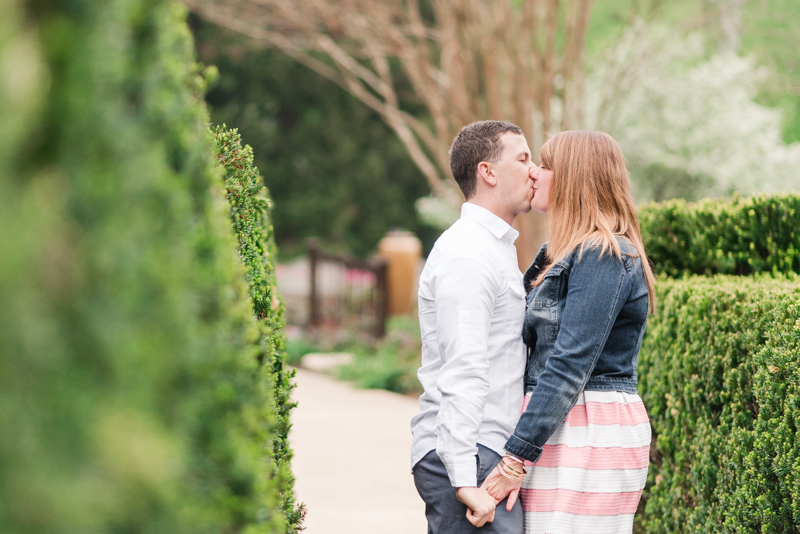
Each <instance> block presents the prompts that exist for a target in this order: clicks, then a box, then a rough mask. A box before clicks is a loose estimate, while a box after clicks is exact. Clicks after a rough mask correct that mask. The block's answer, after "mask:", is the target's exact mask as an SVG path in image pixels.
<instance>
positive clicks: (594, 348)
mask: <svg viewBox="0 0 800 534" xmlns="http://www.w3.org/2000/svg"><path fill="white" fill-rule="evenodd" d="M631 287H632V279H631V276H630V275H629V273H628V271H627V269H626V267H625V264H624V262H623V260H622V259H620V258H617V256H616V255H615V254H614V253H613V252H612V251H608V252H606V253H605V255H603V256H602V257H600V248H599V247H597V246H595V247H590V246H587V247H586V249H585V250H584V253H583V256H582V257H581V258H580V260H579V259H578V257H577V253H576V256H575V261H574V263H573V266H572V270H571V272H570V273H569V280H568V289H567V294H566V296H565V297H564V298H565V299H566V300H565V303H564V312H563V316H562V318H561V321H560V327H559V331H558V336H557V337H556V341H555V346H554V348H553V353H552V354H551V355H550V357H549V358H548V360H547V363H546V364H545V368H544V371H543V372H542V374H541V375H540V376H539V380H538V382H537V384H536V387H535V389H534V390H533V392H532V395H531V399H530V401H529V402H528V407H527V409H526V410H525V412H523V414H522V415H521V416H520V419H519V422H518V423H517V426H516V429H515V430H514V434H512V435H511V437H510V438H508V441H507V442H506V445H505V450H506V451H507V452H509V453H511V454H513V455H515V456H519V457H520V458H525V459H527V460H530V461H536V460H537V459H538V458H539V456H540V455H541V453H542V448H543V446H544V444H545V442H546V441H547V440H548V439H549V438H550V436H551V435H552V434H553V432H554V431H555V429H556V427H558V425H559V424H560V423H562V422H563V421H564V419H565V418H566V417H567V414H569V411H570V410H571V409H572V407H573V406H574V405H575V402H576V401H577V399H578V395H579V394H580V392H581V391H582V390H583V388H584V386H585V385H586V382H587V381H588V380H589V377H590V376H591V374H592V370H593V369H594V366H595V364H596V363H597V358H598V357H599V355H600V353H601V352H602V350H603V347H604V346H605V343H606V340H607V339H608V335H609V333H610V331H611V328H612V326H613V325H614V321H615V320H616V318H617V315H619V312H620V310H621V309H622V307H623V305H624V304H625V301H626V300H627V298H628V295H629V293H630V291H631Z"/></svg>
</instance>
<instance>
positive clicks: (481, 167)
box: [478, 161, 497, 187]
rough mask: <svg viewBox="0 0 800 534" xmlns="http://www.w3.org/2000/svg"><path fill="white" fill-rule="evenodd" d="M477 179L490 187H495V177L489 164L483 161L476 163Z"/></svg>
mask: <svg viewBox="0 0 800 534" xmlns="http://www.w3.org/2000/svg"><path fill="white" fill-rule="evenodd" d="M478 179H479V180H483V181H484V183H486V184H487V185H489V186H492V187H494V186H496V185H497V175H495V171H494V168H493V167H492V164H491V163H487V162H485V161H481V162H480V163H478Z"/></svg>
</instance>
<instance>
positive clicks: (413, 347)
mask: <svg viewBox="0 0 800 534" xmlns="http://www.w3.org/2000/svg"><path fill="white" fill-rule="evenodd" d="M350 350H351V351H352V352H353V362H352V363H351V364H348V365H345V366H342V367H341V368H340V369H339V376H340V377H341V378H343V379H344V380H352V381H353V382H355V383H356V384H357V385H358V386H359V387H362V388H371V389H386V390H388V391H394V392H396V393H403V394H420V393H422V386H421V385H420V383H419V380H418V379H417V370H418V369H419V366H420V358H421V354H422V352H421V351H422V344H421V340H420V334H419V321H418V320H417V318H416V317H406V316H402V315H399V316H396V317H392V318H391V319H390V320H389V324H388V325H387V332H386V337H385V338H383V339H380V340H378V341H377V342H375V343H374V344H373V345H363V344H360V345H355V346H353V347H352V348H351V349H350Z"/></svg>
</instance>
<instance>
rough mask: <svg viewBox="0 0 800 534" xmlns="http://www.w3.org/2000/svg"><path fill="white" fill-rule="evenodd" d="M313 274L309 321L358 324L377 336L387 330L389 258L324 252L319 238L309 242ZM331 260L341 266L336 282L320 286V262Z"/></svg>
mask: <svg viewBox="0 0 800 534" xmlns="http://www.w3.org/2000/svg"><path fill="white" fill-rule="evenodd" d="M306 249H307V250H308V260H309V267H310V269H309V270H310V276H311V290H310V292H309V324H310V326H312V327H320V326H323V325H347V326H355V327H356V328H360V329H363V330H368V331H371V332H372V333H373V334H374V335H375V336H377V337H383V336H384V335H385V334H386V316H387V310H388V306H387V304H388V288H387V277H386V269H387V264H386V261H385V260H384V259H382V258H380V257H375V258H372V259H369V260H364V259H361V258H356V257H354V256H350V255H347V254H334V253H330V252H324V251H323V250H322V248H321V246H320V244H319V241H317V240H316V239H313V238H312V239H309V240H308V241H307V242H306ZM324 262H330V263H333V264H336V265H338V266H340V267H341V269H340V270H338V271H337V272H338V273H340V274H339V275H338V276H337V277H338V278H339V279H338V280H336V283H334V284H328V285H327V287H326V290H325V291H322V290H321V284H320V281H319V280H318V273H319V271H320V266H321V265H322V264H323V263H324Z"/></svg>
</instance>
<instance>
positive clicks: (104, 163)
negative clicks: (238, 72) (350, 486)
mask: <svg viewBox="0 0 800 534" xmlns="http://www.w3.org/2000/svg"><path fill="white" fill-rule="evenodd" d="M3 8H4V11H3V16H2V17H0V66H1V67H2V69H0V228H1V229H2V231H0V303H2V305H0V532H2V533H9V534H11V533H14V534H19V533H23V532H24V533H30V534H38V533H47V534H56V533H64V534H68V533H69V534H72V533H76V532H79V533H92V532H120V533H122V532H142V533H145V532H152V533H156V532H158V533H162V532H167V533H170V534H182V533H186V534H199V533H212V532H220V533H221V532H225V533H238V532H241V533H247V534H254V533H264V534H268V533H278V532H284V531H286V530H287V525H286V520H285V518H284V515H283V513H282V512H281V505H282V502H281V500H282V498H281V496H280V494H279V487H278V484H279V482H280V478H278V479H277V480H276V479H275V478H274V475H275V473H276V472H277V468H276V466H275V464H274V462H273V460H272V450H271V449H270V447H269V446H268V444H269V443H271V442H272V440H273V436H272V434H271V431H272V430H271V429H272V428H273V427H274V425H275V414H273V413H272V410H271V406H272V405H273V402H274V400H273V399H274V394H275V393H274V391H273V389H272V383H273V376H272V373H271V372H270V371H271V368H270V367H269V366H268V365H259V363H258V355H259V354H262V355H270V356H271V355H272V354H273V353H272V352H269V350H272V349H267V348H265V346H264V338H263V336H262V335H261V333H262V332H260V331H259V324H258V322H257V321H256V320H255V319H254V317H253V314H252V312H251V309H252V302H251V300H250V298H249V295H248V288H247V286H246V284H245V282H244V275H245V273H244V269H243V268H242V266H241V264H240V262H239V261H237V257H236V253H235V248H236V242H235V239H234V238H233V235H232V232H231V226H230V222H229V219H228V209H227V204H226V202H225V198H224V195H223V192H222V190H221V187H220V181H221V174H222V173H221V172H220V171H219V169H217V167H216V165H215V162H214V155H213V150H212V149H211V135H210V133H209V131H208V128H207V123H208V115H207V110H206V107H205V104H204V102H203V99H202V93H203V90H204V85H205V82H204V80H203V78H202V77H201V76H200V75H199V74H200V69H199V68H198V67H197V66H196V65H195V63H194V56H193V47H192V43H191V36H190V34H189V31H188V28H187V27H186V25H185V17H186V12H185V9H184V8H183V7H182V6H181V5H180V4H177V3H173V2H170V1H162V0H105V1H103V0H101V1H97V2H85V1H83V0H38V1H36V2H22V1H20V0H11V2H6V3H5V4H4V6H3ZM276 350H277V348H276ZM271 363H272V362H271ZM280 417H282V416H280V415H279V419H280ZM281 424H283V425H284V426H285V421H284V422H283V423H281ZM284 502H285V501H284Z"/></svg>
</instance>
